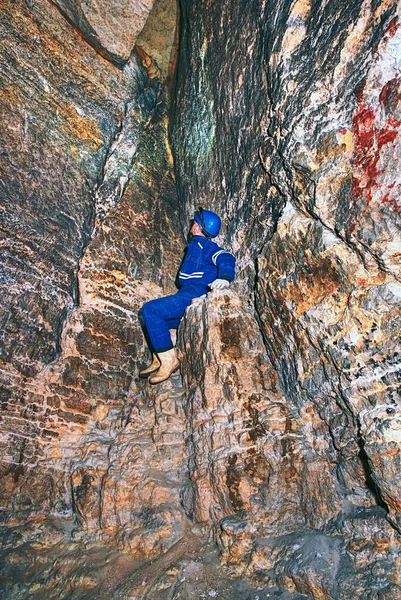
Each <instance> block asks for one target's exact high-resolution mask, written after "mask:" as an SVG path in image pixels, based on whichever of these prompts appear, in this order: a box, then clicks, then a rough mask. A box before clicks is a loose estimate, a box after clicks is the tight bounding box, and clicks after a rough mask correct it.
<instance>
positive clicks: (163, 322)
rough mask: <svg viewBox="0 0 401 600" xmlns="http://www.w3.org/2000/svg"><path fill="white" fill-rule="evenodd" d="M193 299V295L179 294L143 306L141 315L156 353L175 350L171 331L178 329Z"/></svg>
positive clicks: (151, 301)
mask: <svg viewBox="0 0 401 600" xmlns="http://www.w3.org/2000/svg"><path fill="white" fill-rule="evenodd" d="M192 299H193V297H192V295H189V294H185V293H182V292H181V293H180V292H178V293H177V294H174V295H172V296H165V297H164V298H157V299H156V300H150V302H146V303H145V304H144V305H143V307H142V309H141V314H142V318H143V321H144V324H145V327H146V331H147V334H148V337H149V340H150V344H151V347H152V350H153V351H154V352H166V351H167V350H171V348H173V343H172V341H171V336H170V331H169V329H175V328H177V327H178V325H179V322H180V320H181V318H182V317H183V315H184V312H185V309H186V308H187V306H189V305H190V304H191V301H192Z"/></svg>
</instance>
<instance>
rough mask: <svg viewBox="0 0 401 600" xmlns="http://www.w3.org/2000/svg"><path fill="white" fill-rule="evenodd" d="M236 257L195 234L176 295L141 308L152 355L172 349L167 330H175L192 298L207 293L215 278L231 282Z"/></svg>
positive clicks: (184, 262) (188, 249)
mask: <svg viewBox="0 0 401 600" xmlns="http://www.w3.org/2000/svg"><path fill="white" fill-rule="evenodd" d="M234 275H235V258H234V256H233V255H232V254H230V252H226V250H223V249H222V248H220V246H218V245H217V244H216V243H215V242H213V241H212V240H210V239H209V238H207V237H203V236H200V235H195V236H193V237H192V239H191V241H190V242H189V244H188V246H187V250H186V254H185V256H184V260H183V262H182V264H181V268H180V272H179V276H178V282H179V285H180V289H179V290H178V292H177V293H176V294H173V295H171V296H165V297H164V298H158V299H156V300H150V301H149V302H146V303H145V304H144V305H143V306H142V309H141V314H142V319H143V322H144V324H145V327H146V331H147V334H148V336H149V342H150V345H151V350H152V352H166V351H167V350H171V348H173V343H172V341H171V336H170V332H169V329H177V327H178V325H179V323H180V321H181V319H182V317H183V315H184V312H185V309H186V308H187V306H189V305H190V304H191V302H192V300H193V299H194V298H199V296H203V294H207V292H208V291H209V290H208V286H209V284H210V283H212V282H213V281H214V280H215V279H226V280H227V281H232V280H233V279H234Z"/></svg>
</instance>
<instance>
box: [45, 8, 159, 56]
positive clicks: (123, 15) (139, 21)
mask: <svg viewBox="0 0 401 600" xmlns="http://www.w3.org/2000/svg"><path fill="white" fill-rule="evenodd" d="M55 3H56V4H57V6H59V7H60V9H61V10H62V11H63V13H64V14H65V15H66V16H67V17H68V19H69V20H70V21H71V23H74V25H76V27H77V28H78V29H79V30H80V31H81V33H82V34H83V35H84V36H85V38H86V40H87V41H88V42H90V43H91V44H92V45H93V46H94V47H95V48H97V49H98V50H101V51H103V52H104V54H105V55H107V56H108V57H110V58H111V59H112V60H114V61H116V62H124V61H127V60H128V59H129V57H130V55H131V52H132V50H133V48H134V45H135V41H136V39H137V37H138V35H139V34H140V32H141V31H142V29H143V27H144V25H145V23H146V20H147V18H148V16H149V13H150V11H151V10H152V7H153V1H152V0H122V1H121V0H109V1H108V2H98V1H97V0H82V1H81V0H55Z"/></svg>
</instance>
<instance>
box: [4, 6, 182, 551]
mask: <svg viewBox="0 0 401 600" xmlns="http://www.w3.org/2000/svg"><path fill="white" fill-rule="evenodd" d="M13 10H14V12H13V19H8V20H7V18H6V14H5V13H4V14H3V21H2V23H3V28H4V32H5V40H6V44H8V45H6V46H5V49H4V54H5V58H6V59H8V63H7V64H4V65H3V68H4V71H3V77H4V80H5V81H6V82H7V86H6V87H5V91H4V94H3V100H4V102H3V105H2V106H3V122H4V123H5V124H6V127H5V128H4V130H5V133H4V140H3V148H4V152H3V153H2V160H3V162H4V165H5V167H4V171H3V175H4V177H3V179H2V186H3V198H2V199H3V200H4V209H3V216H4V221H3V223H4V229H3V231H4V233H5V234H6V235H5V241H6V242H7V244H9V245H8V246H6V245H5V244H4V245H3V250H4V255H3V256H4V262H3V264H2V267H3V269H4V276H3V283H4V303H3V311H2V318H3V323H4V328H3V343H4V346H3V351H2V367H1V379H2V401H3V402H2V433H1V437H2V449H3V451H2V470H1V473H2V488H1V499H2V509H3V512H2V522H3V524H4V526H5V528H6V527H7V524H8V523H9V522H10V519H11V520H12V522H13V523H15V524H16V527H15V531H14V533H13V535H11V538H10V539H9V542H10V543H11V544H14V545H15V544H18V543H19V542H20V541H21V540H38V539H40V540H41V543H44V544H45V545H46V544H52V543H54V542H55V541H57V540H58V539H60V538H62V537H63V536H64V535H65V534H66V533H68V534H72V535H73V536H75V537H76V538H77V539H79V538H80V537H82V536H83V537H84V538H85V539H86V540H87V541H88V540H97V539H104V540H105V541H106V542H107V540H110V539H111V540H113V543H118V544H119V545H120V546H121V547H124V548H129V549H130V551H131V553H132V554H133V555H139V556H140V557H143V556H152V555H154V554H158V553H160V552H163V551H164V550H166V549H167V548H168V547H170V546H171V545H173V544H174V543H175V542H176V541H177V539H179V538H180V537H181V536H182V533H183V527H184V521H185V518H184V515H183V511H182V509H181V508H180V499H179V492H180V483H179V482H180V479H181V478H182V470H183V464H182V463H183V452H182V450H181V449H182V431H183V428H184V423H183V421H182V417H181V416H180V415H181V413H180V401H179V399H180V394H182V388H180V386H178V388H177V389H176V390H173V392H172V393H170V394H168V395H167V397H165V396H163V395H162V394H160V395H158V396H157V398H154V395H152V394H151V393H147V394H145V393H144V390H143V385H142V386H139V387H138V386H136V384H135V382H133V381H132V380H133V374H135V373H137V371H138V365H142V364H143V362H144V361H145V360H146V359H147V356H148V354H147V351H146V345H145V342H144V339H143V335H142V332H141V328H140V325H139V322H138V309H139V308H140V306H141V305H142V303H143V302H144V301H146V300H147V299H149V298H151V297H154V296H157V295H162V294H163V293H165V292H166V291H168V290H172V289H174V274H173V272H170V273H168V272H164V273H163V272H162V270H161V265H162V263H163V262H164V261H166V262H168V263H169V264H171V265H172V268H173V271H174V269H176V268H177V266H178V260H179V254H178V253H177V248H179V247H181V246H182V241H181V236H180V233H179V231H178V227H177V222H178V217H177V202H176V191H175V185H174V180H173V175H172V166H171V158H170V151H169V148H168V143H167V121H166V101H165V90H164V89H163V87H162V86H161V85H160V82H159V81H158V80H156V79H152V80H151V79H149V77H148V76H147V72H146V71H145V69H144V68H143V67H142V66H141V60H140V58H139V57H138V56H133V58H132V60H131V61H130V63H129V64H128V65H127V66H126V67H125V69H124V71H120V70H118V69H117V68H116V67H114V66H112V65H111V64H110V63H109V62H108V61H106V60H105V59H103V58H102V57H100V56H98V55H96V53H95V52H94V51H93V50H92V48H91V47H90V46H88V45H87V44H86V43H85V42H84V41H83V40H82V38H81V37H80V36H77V35H76V34H75V32H74V30H72V29H71V27H70V26H69V25H68V23H67V22H66V21H65V20H64V19H63V18H62V16H61V15H60V14H59V12H58V11H57V10H56V9H55V8H54V7H53V6H51V5H49V4H48V3H46V2H44V3H43V4H39V3H37V4H35V5H34V6H33V7H31V9H28V8H27V7H26V6H25V5H23V4H22V3H20V4H18V5H17V6H14V9H13ZM11 12H12V11H11ZM39 22H40V23H41V25H40V28H39V25H38V23H39ZM20 30H21V31H22V30H24V35H25V38H24V39H21V43H20V45H19V46H18V47H16V46H15V39H16V37H17V33H16V32H17V31H20ZM39 30H40V36H39ZM36 31H38V36H37V39H35V37H34V35H33V34H34V33H35V32H36ZM61 35H64V38H63V42H61ZM32 48H33V50H32ZM12 52H14V53H15V52H17V56H16V58H15V59H13V57H12V55H11V53H12ZM62 52H63V53H64V54H61V53H62ZM59 54H61V58H57V60H58V61H60V62H61V61H63V62H64V63H65V71H66V72H65V75H64V77H65V79H64V78H63V77H60V76H59V75H57V74H56V75H55V74H54V73H55V65H54V63H53V62H52V61H53V60H55V58H54V57H55V56H56V57H58V55H59ZM27 55H29V56H30V61H31V62H30V65H28V64H27V62H26V61H27V60H28V59H27ZM88 65H90V67H88ZM46 69H47V70H46ZM39 72H40V73H42V74H41V75H39ZM20 73H22V74H25V75H26V76H27V74H28V73H29V79H28V82H27V83H25V82H24V79H23V77H20V75H19V74H20ZM45 76H46V77H48V78H49V80H48V81H47V80H46V81H45V80H44V77H45ZM34 77H36V78H37V79H38V82H36V80H34ZM17 82H18V83H19V87H18V85H17ZM35 82H36V83H35ZM39 83H40V84H41V85H45V86H47V87H46V89H45V90H44V91H43V90H42V88H40V89H39V90H37V85H39ZM36 84H37V85H36ZM68 90H69V91H68ZM36 93H37V95H38V98H36V99H35V94H36ZM69 94H70V95H69ZM17 100H18V101H17ZM81 107H82V108H81ZM67 109H68V110H67ZM84 109H85V111H86V113H85V115H86V116H85V115H84ZM66 111H67V115H68V118H69V119H70V120H69V121H68V123H67V122H66V120H65V112H66ZM45 115H46V117H45ZM24 123H25V125H24ZM84 126H85V127H86V129H85V128H84ZM87 131H89V133H88V134H87V133H86V132H87ZM93 131H95V132H96V136H97V137H96V138H95V139H94V134H93ZM21 136H22V137H21ZM91 136H92V137H91ZM16 139H17V140H22V146H21V148H20V147H19V146H17V147H16V144H15V140H16ZM24 140H25V141H24ZM32 157H35V163H34V166H33V165H32V160H31V159H32ZM32 173H36V175H35V181H36V185H35V187H34V189H33V190H32V189H31V188H30V181H31V179H32V177H31V174H32ZM60 190H61V191H62V196H61V197H60ZM34 199H35V200H34ZM39 208H40V210H39ZM40 234H42V236H41V235H40ZM46 235H47V238H46V237H45V236H46ZM31 281H32V285H31ZM38 286H39V287H38ZM16 298H18V301H17V302H16ZM131 384H132V385H131ZM167 389H169V388H167ZM151 398H153V401H152V400H151ZM158 406H159V408H157V407H158ZM165 422H168V423H169V431H168V432H167V433H166V432H165V431H164V429H165V427H164V426H163V425H164V423H165ZM177 436H178V437H177ZM180 450H181V451H180ZM146 455H149V456H148V459H146V460H145V459H144V457H146ZM138 458H140V460H138ZM169 465H170V466H169ZM48 517H50V518H48ZM6 531H9V530H8V529H4V530H3V533H4V534H5V532H6ZM5 535H6V534H5ZM6 537H7V536H6Z"/></svg>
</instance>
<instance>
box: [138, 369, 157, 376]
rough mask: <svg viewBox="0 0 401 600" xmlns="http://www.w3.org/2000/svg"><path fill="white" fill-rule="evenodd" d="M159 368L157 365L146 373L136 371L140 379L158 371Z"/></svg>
mask: <svg viewBox="0 0 401 600" xmlns="http://www.w3.org/2000/svg"><path fill="white" fill-rule="evenodd" d="M159 369H160V367H157V368H156V369H153V370H152V371H148V373H138V375H139V377H140V378H141V379H149V377H150V376H151V375H153V373H156V371H158V370H159Z"/></svg>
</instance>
